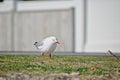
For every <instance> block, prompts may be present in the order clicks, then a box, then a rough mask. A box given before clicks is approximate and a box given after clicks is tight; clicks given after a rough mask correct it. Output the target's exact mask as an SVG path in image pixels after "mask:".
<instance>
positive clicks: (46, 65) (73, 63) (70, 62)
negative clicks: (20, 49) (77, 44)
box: [0, 54, 120, 80]
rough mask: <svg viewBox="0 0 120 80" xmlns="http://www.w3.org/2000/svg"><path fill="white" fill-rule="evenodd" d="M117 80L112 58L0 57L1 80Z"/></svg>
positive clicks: (117, 64)
mask: <svg viewBox="0 0 120 80" xmlns="http://www.w3.org/2000/svg"><path fill="white" fill-rule="evenodd" d="M41 79H42V80H44V79H45V80H49V79H50V80H54V79H58V80H67V79H72V80H79V79H80V80H119V79H120V61H119V60H118V59H116V58H115V57H93V56H53V57H52V60H50V59H49V57H48V56H45V59H44V61H42V59H41V56H40V55H39V56H38V55H2V54H1V55H0V80H41Z"/></svg>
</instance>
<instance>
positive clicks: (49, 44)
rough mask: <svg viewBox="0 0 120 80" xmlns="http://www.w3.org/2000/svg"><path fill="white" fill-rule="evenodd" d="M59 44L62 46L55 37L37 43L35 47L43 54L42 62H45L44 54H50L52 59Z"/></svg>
mask: <svg viewBox="0 0 120 80" xmlns="http://www.w3.org/2000/svg"><path fill="white" fill-rule="evenodd" d="M57 44H60V42H59V41H58V39H57V38H56V37H54V36H50V37H47V38H45V39H43V40H41V41H38V42H35V43H34V45H35V46H36V48H37V49H38V50H39V51H40V52H41V54H42V60H44V54H49V56H50V59H51V57H52V55H51V54H52V53H53V52H54V50H55V49H56V47H57Z"/></svg>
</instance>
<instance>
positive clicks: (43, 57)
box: [42, 52, 44, 61]
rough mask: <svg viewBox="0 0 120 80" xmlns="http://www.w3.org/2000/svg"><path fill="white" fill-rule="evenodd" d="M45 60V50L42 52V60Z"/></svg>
mask: <svg viewBox="0 0 120 80" xmlns="http://www.w3.org/2000/svg"><path fill="white" fill-rule="evenodd" d="M43 60H44V52H43V53H42V61H43Z"/></svg>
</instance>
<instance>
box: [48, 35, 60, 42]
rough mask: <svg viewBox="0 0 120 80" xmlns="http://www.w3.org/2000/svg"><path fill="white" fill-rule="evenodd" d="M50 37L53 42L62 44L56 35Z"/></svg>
mask: <svg viewBox="0 0 120 80" xmlns="http://www.w3.org/2000/svg"><path fill="white" fill-rule="evenodd" d="M50 39H51V41H52V42H53V43H56V44H60V42H59V41H58V39H57V38H56V37H54V36H52V37H50Z"/></svg>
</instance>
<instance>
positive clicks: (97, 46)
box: [85, 0, 120, 52]
mask: <svg viewBox="0 0 120 80" xmlns="http://www.w3.org/2000/svg"><path fill="white" fill-rule="evenodd" d="M86 20H87V26H86V29H87V30H86V33H87V36H86V45H85V51H86V52H106V51H107V50H112V51H114V52H120V0H88V1H87V19H86Z"/></svg>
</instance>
